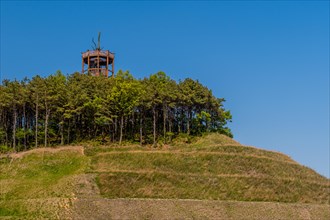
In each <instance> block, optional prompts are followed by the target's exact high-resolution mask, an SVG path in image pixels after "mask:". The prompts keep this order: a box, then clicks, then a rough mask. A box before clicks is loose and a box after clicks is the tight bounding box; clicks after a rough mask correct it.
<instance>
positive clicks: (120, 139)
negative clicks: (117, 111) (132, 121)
mask: <svg viewBox="0 0 330 220" xmlns="http://www.w3.org/2000/svg"><path fill="white" fill-rule="evenodd" d="M123 126H124V116H123V115H122V116H121V117H120V137H119V145H121V141H122V139H123Z"/></svg>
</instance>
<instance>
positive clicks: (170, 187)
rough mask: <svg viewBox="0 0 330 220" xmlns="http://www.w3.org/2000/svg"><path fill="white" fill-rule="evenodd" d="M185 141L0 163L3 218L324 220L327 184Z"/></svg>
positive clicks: (250, 155) (218, 144)
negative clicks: (161, 145) (158, 145)
mask: <svg viewBox="0 0 330 220" xmlns="http://www.w3.org/2000/svg"><path fill="white" fill-rule="evenodd" d="M184 141H186V140H184ZM184 141H182V140H181V141H175V142H173V143H172V144H171V145H165V146H163V147H159V148H152V147H140V146H138V145H127V146H94V147H91V146H87V145H86V146H85V148H83V147H72V146H68V147H60V148H41V149H34V150H31V151H28V152H22V153H19V154H17V155H16V154H14V155H11V156H10V157H8V158H7V157H6V156H4V155H0V219H2V218H6V219H7V218H13V219H40V218H47V219H72V218H73V219H173V218H174V219H187V218H189V219H191V218H195V219H196V218H197V219H329V218H330V208H329V207H330V205H329V196H330V192H329V190H330V184H329V179H327V178H325V177H323V176H321V175H319V174H318V173H316V172H315V171H313V170H311V169H309V168H307V167H304V166H302V165H300V164H298V163H296V162H295V161H293V160H292V159H291V158H290V157H288V156H286V155H284V154H281V153H277V152H272V151H265V150H262V149H257V148H254V147H246V146H242V145H240V144H239V143H237V142H236V141H234V140H232V139H230V138H228V137H226V136H223V135H217V134H211V135H208V136H206V137H201V138H195V139H194V140H193V141H192V143H191V144H185V143H184ZM96 183H97V184H96ZM109 198H110V199H109Z"/></svg>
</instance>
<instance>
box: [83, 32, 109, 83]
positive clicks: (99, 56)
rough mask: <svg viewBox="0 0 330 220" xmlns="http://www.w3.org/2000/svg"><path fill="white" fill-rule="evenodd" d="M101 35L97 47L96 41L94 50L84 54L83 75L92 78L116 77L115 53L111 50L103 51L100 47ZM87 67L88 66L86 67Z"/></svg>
mask: <svg viewBox="0 0 330 220" xmlns="http://www.w3.org/2000/svg"><path fill="white" fill-rule="evenodd" d="M100 38H101V33H99V36H98V45H97V46H96V44H95V42H94V40H93V43H94V48H93V50H87V51H86V52H83V53H82V70H81V73H82V74H84V73H87V74H90V75H92V76H105V77H108V76H109V72H110V73H111V76H112V77H114V73H115V70H114V59H115V55H114V53H111V52H110V51H109V50H102V49H101V45H100ZM86 65H87V66H86Z"/></svg>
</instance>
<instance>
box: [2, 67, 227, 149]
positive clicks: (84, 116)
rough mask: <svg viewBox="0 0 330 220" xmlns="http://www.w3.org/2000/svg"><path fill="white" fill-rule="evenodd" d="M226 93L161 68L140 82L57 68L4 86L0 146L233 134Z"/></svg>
mask: <svg viewBox="0 0 330 220" xmlns="http://www.w3.org/2000/svg"><path fill="white" fill-rule="evenodd" d="M224 101H225V100H224V99H223V98H216V97H215V96H214V95H213V94H212V91H211V90H210V89H208V88H207V87H206V86H203V85H202V84H201V83H199V82H198V81H196V80H192V79H190V78H187V79H185V80H183V81H179V82H176V81H174V80H172V79H171V78H170V77H169V76H167V75H166V74H165V73H164V72H158V73H156V74H152V75H150V76H149V77H148V78H144V79H135V78H134V77H133V76H132V75H131V74H130V73H129V72H128V71H126V72H124V71H121V70H120V71H119V72H118V73H117V74H116V76H115V77H114V78H104V77H96V76H90V75H86V74H80V73H73V74H71V75H68V76H65V75H63V74H62V73H61V72H60V71H57V72H56V73H55V74H52V75H49V76H48V77H40V76H38V75H37V76H35V77H33V78H32V79H24V80H22V81H17V80H14V81H10V80H4V81H3V82H2V84H1V85H0V146H1V148H2V149H7V150H8V149H10V150H13V151H20V150H27V149H29V148H32V147H39V146H52V145H60V144H61V145H63V144H70V143H78V142H83V141H87V140H95V139H98V140H102V141H104V142H106V141H107V142H118V143H119V144H122V142H123V141H130V142H138V143H140V144H141V145H143V144H153V145H156V144H157V143H168V142H170V141H171V140H172V138H174V137H176V136H178V135H187V136H194V135H200V134H202V133H204V132H219V133H222V134H225V135H227V136H230V137H232V133H231V131H230V129H229V128H228V127H226V124H227V122H228V121H230V120H231V118H232V116H231V114H230V111H227V110H225V108H224V106H223V103H224Z"/></svg>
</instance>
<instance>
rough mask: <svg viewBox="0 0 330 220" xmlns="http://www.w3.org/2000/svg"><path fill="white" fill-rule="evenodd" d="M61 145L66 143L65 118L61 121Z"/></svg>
mask: <svg viewBox="0 0 330 220" xmlns="http://www.w3.org/2000/svg"><path fill="white" fill-rule="evenodd" d="M61 145H64V120H62V121H61Z"/></svg>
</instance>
